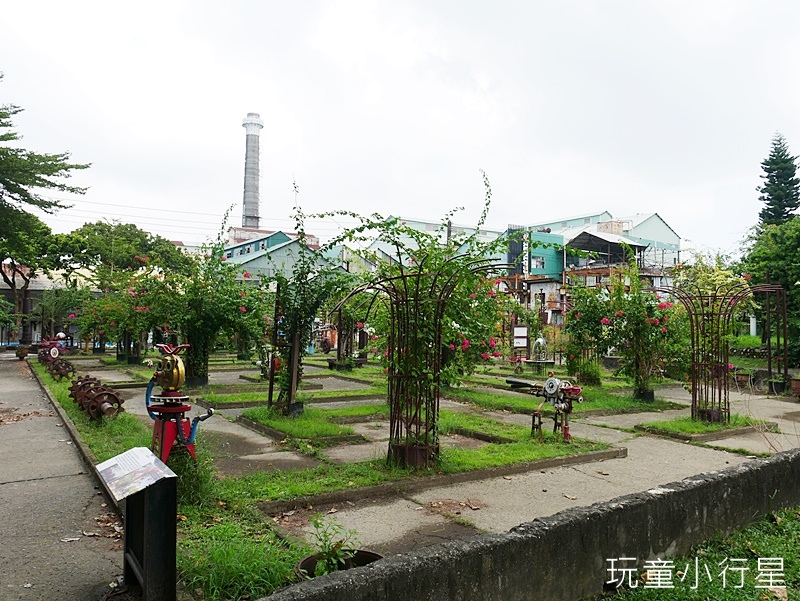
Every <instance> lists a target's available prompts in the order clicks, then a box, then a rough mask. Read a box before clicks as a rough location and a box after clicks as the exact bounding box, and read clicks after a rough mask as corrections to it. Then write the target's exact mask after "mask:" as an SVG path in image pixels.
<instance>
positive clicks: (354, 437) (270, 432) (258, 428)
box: [236, 415, 367, 443]
mask: <svg viewBox="0 0 800 601" xmlns="http://www.w3.org/2000/svg"><path fill="white" fill-rule="evenodd" d="M236 423H238V424H242V425H243V426H244V427H246V428H250V429H251V430H253V431H254V432H258V433H259V434H266V435H267V436H269V437H270V438H276V439H278V440H283V439H284V438H286V437H288V436H289V435H288V434H287V433H286V432H282V431H281V430H277V429H275V428H272V427H270V426H267V425H265V424H261V423H259V422H255V421H253V420H251V419H247V418H246V417H242V416H241V415H240V416H239V417H237V418H236ZM314 440H315V441H321V442H327V443H345V442H355V443H359V442H366V441H367V439H366V438H364V437H363V436H361V434H343V435H341V436H315V437H314Z"/></svg>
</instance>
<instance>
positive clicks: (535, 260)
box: [531, 257, 544, 269]
mask: <svg viewBox="0 0 800 601" xmlns="http://www.w3.org/2000/svg"><path fill="white" fill-rule="evenodd" d="M531 269H544V257H531Z"/></svg>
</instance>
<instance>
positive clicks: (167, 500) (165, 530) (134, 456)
mask: <svg viewBox="0 0 800 601" xmlns="http://www.w3.org/2000/svg"><path fill="white" fill-rule="evenodd" d="M97 471H98V472H99V473H100V477H101V478H103V480H104V481H105V483H106V485H107V487H108V490H109V491H110V492H111V494H112V495H113V496H114V498H115V499H116V500H117V501H118V502H119V501H122V500H123V499H125V554H124V572H123V577H124V579H125V584H126V585H127V586H129V587H130V586H134V585H135V584H137V583H138V585H139V586H140V587H141V589H142V599H143V601H175V598H176V578H177V569H176V551H175V546H176V543H177V528H176V521H177V515H178V500H177V484H178V478H177V476H176V475H175V473H174V472H173V471H172V470H171V469H169V468H168V467H167V466H166V465H164V463H162V462H161V460H160V459H159V458H158V457H156V456H155V455H154V454H153V453H152V452H151V451H150V449H146V448H144V447H136V448H134V449H130V450H129V451H125V452H124V453H122V454H120V455H117V456H116V457H112V458H111V459H109V460H108V461H104V462H103V463H101V464H99V465H98V466H97Z"/></svg>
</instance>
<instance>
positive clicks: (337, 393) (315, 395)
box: [297, 383, 387, 401]
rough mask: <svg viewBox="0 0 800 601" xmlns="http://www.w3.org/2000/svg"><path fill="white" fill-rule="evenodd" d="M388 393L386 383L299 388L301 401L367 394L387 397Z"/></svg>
mask: <svg viewBox="0 0 800 601" xmlns="http://www.w3.org/2000/svg"><path fill="white" fill-rule="evenodd" d="M386 394H387V391H386V385H385V383H384V384H382V385H381V386H375V385H373V386H371V387H369V388H359V389H356V390H299V391H298V392H297V399H298V400H300V401H314V400H318V399H332V398H339V397H341V398H343V399H347V398H349V397H354V398H363V397H365V396H367V395H369V396H375V397H381V398H385V397H386Z"/></svg>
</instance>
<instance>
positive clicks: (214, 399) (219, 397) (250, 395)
mask: <svg viewBox="0 0 800 601" xmlns="http://www.w3.org/2000/svg"><path fill="white" fill-rule="evenodd" d="M268 396H269V391H267V390H260V391H255V392H236V393H233V394H221V393H219V392H214V391H213V390H207V391H203V394H202V399H203V400H204V401H206V402H207V403H212V404H214V405H225V404H229V403H256V402H263V403H264V405H266V404H267V397H268ZM272 396H273V399H274V400H277V399H278V390H277V387H276V389H275V390H274V391H273V395H272Z"/></svg>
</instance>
